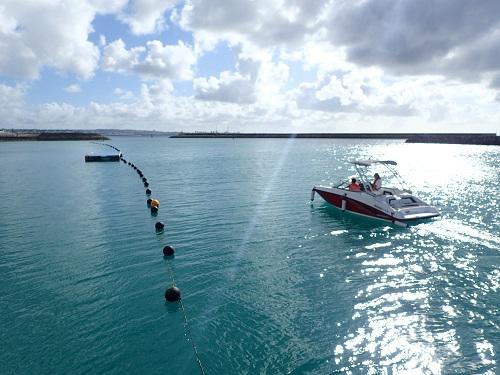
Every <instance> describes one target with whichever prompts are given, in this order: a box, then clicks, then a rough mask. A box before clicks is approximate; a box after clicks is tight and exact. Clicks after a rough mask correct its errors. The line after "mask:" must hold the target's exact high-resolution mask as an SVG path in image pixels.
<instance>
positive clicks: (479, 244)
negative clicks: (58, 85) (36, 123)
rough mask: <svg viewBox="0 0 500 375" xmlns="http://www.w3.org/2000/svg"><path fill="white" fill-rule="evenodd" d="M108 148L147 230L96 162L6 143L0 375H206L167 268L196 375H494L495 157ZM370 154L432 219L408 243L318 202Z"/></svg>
mask: <svg viewBox="0 0 500 375" xmlns="http://www.w3.org/2000/svg"><path fill="white" fill-rule="evenodd" d="M110 143H112V144H114V145H115V146H117V147H118V148H121V149H122V151H123V152H124V154H125V157H126V158H127V159H129V160H131V161H132V162H134V163H135V164H136V165H138V166H139V167H140V168H141V169H142V170H143V172H144V174H145V176H146V177H147V178H148V180H149V182H150V184H151V188H152V190H153V197H155V198H158V199H160V201H161V207H160V214H159V216H158V218H154V217H152V216H151V215H150V213H149V211H148V210H147V207H146V198H147V197H146V196H145V194H144V187H143V186H142V183H141V181H140V179H139V178H138V177H137V174H136V173H134V172H133V170H132V169H131V168H130V167H128V166H125V165H124V164H123V163H119V164H118V163H84V162H83V155H84V154H86V153H89V152H92V151H94V152H99V151H107V149H105V148H104V147H102V146H96V145H93V144H91V143H89V142H19V143H0V168H1V169H0V307H1V314H0V340H1V346H2V349H1V350H0V368H1V370H0V371H1V373H2V374H56V373H57V374H69V373H70V374H89V373H90V374H101V373H109V374H123V373H130V374H132V373H135V374H137V373H144V374H198V373H200V370H199V368H198V367H197V364H196V361H195V359H194V356H193V351H192V348H191V342H190V341H189V337H190V336H189V334H188V332H189V331H188V327H186V325H185V324H184V318H183V314H182V310H181V309H180V308H179V305H178V304H175V303H174V304H166V303H165V302H164V299H163V293H164V290H165V288H166V287H168V286H170V285H171V272H173V274H174V275H175V278H176V281H177V285H178V286H179V287H180V288H181V290H182V293H183V302H184V306H185V309H186V313H187V315H188V318H189V322H190V323H189V328H190V332H191V336H192V338H193V340H194V342H195V344H196V346H197V348H198V351H199V354H200V358H201V361H202V363H203V366H204V368H205V371H206V373H207V374H286V373H289V374H335V373H339V374H340V373H352V374H406V373H409V374H419V373H422V374H440V373H441V374H495V373H498V371H499V370H498V361H499V352H500V330H499V325H500V309H499V306H500V294H499V286H500V258H499V255H500V253H499V250H500V220H499V215H498V211H499V209H500V202H499V187H498V186H499V182H500V181H499V174H500V167H499V165H500V155H499V148H498V147H493V146H455V145H419V144H413V145H412V144H402V143H400V142H394V141H354V140H243V139H237V140H222V139H220V140H189V139H167V138H115V139H113V140H112V141H110ZM370 156H371V157H373V158H383V159H395V160H397V161H398V163H399V167H400V168H399V170H400V172H401V173H402V175H403V176H404V177H405V179H406V180H407V181H408V182H409V184H410V185H411V187H412V188H413V190H414V192H415V193H416V194H417V195H418V196H419V197H421V198H422V199H424V200H426V201H428V202H431V203H433V204H435V205H436V206H437V207H438V209H439V210H440V211H441V212H442V217H441V218H439V219H437V220H434V221H430V222H428V223H423V224H419V225H416V226H413V227H410V228H406V229H405V228H398V227H392V226H390V225H387V224H385V223H384V222H379V221H373V220H370V219H365V218H359V217H357V216H353V215H351V214H342V213H339V212H338V211H337V210H335V209H334V208H332V207H329V206H328V204H327V203H325V202H324V201H322V200H321V198H319V197H318V196H317V197H316V200H315V201H314V203H313V204H311V203H310V201H309V198H310V191H311V188H312V186H313V185H319V184H327V183H330V182H334V181H336V180H338V179H339V178H342V177H345V176H348V175H351V174H353V170H352V169H351V167H350V165H349V164H348V163H347V161H348V160H350V159H354V158H367V157H370ZM382 177H384V176H382ZM158 219H160V220H162V221H164V222H165V224H166V230H165V232H164V234H162V235H156V234H155V230H154V223H155V221H156V220H158ZM166 244H171V245H173V246H175V248H176V255H175V258H174V259H170V260H168V259H164V258H163V256H162V253H161V250H162V248H163V246H164V245H166Z"/></svg>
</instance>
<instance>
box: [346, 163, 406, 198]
mask: <svg viewBox="0 0 500 375" xmlns="http://www.w3.org/2000/svg"><path fill="white" fill-rule="evenodd" d="M350 163H352V164H354V167H355V168H356V171H357V172H358V175H359V177H360V180H361V182H363V184H366V185H367V186H370V178H369V177H367V175H366V171H367V170H366V168H367V167H370V166H373V165H383V166H384V167H385V168H386V169H387V170H388V171H389V172H390V173H391V174H392V175H393V176H394V177H395V178H396V179H397V181H398V183H399V184H400V185H401V188H402V189H403V190H406V191H408V192H410V191H411V190H410V189H408V184H407V183H406V182H405V181H404V180H403V178H402V177H401V175H400V174H399V173H398V171H397V170H396V169H395V168H394V166H396V165H398V163H396V162H395V161H393V160H371V159H369V160H352V161H350Z"/></svg>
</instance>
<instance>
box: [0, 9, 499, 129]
mask: <svg viewBox="0 0 500 375" xmlns="http://www.w3.org/2000/svg"><path fill="white" fill-rule="evenodd" d="M498 4H499V3H498V2H496V1H485V2H482V3H481V5H479V6H478V5H474V4H472V3H471V2H468V1H462V0H460V1H455V0H453V1H452V0H440V1H437V0H426V2H425V9H424V8H422V7H423V5H422V4H420V5H418V4H417V3H415V2H409V1H403V0H401V1H375V0H367V1H358V0H352V1H344V0H331V1H330V0H324V1H323V0H312V1H306V0H266V1H264V0H254V1H250V0H240V1H228V0H189V1H176V0H107V1H105V0H58V1H56V0H47V1H44V2H40V1H23V2H15V1H10V0H7V1H4V2H3V4H2V5H0V115H1V120H0V127H19V128H22V127H27V128H32V127H39V128H103V127H111V128H138V129H152V128H155V129H158V130H165V131H179V130H214V129H215V128H216V127H218V128H223V129H225V128H228V127H229V128H231V129H232V130H234V131H273V132H281V131H283V132H290V131H303V132H315V131H318V132H342V131H349V132H350V131H360V132H366V131H373V132H375V131H396V132H397V131H400V132H411V131H425V132H429V131H430V132H432V131H434V132H453V131H454V132H471V131H474V132H480V131H487V132H499V131H500V125H498V124H500V118H499V117H500V116H499V111H498V109H499V105H500V64H499V63H498V61H500V55H499V52H498V48H497V47H496V46H498V45H500V31H499V30H500V5H498ZM472 8H474V9H472Z"/></svg>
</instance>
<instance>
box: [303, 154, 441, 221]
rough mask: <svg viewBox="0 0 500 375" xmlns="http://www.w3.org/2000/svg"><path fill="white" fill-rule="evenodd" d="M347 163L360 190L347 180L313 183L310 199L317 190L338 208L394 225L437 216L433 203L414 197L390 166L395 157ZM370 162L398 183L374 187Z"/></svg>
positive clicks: (392, 165)
mask: <svg viewBox="0 0 500 375" xmlns="http://www.w3.org/2000/svg"><path fill="white" fill-rule="evenodd" d="M351 163H352V164H354V167H355V168H356V171H357V173H358V177H359V187H360V191H352V190H350V189H349V181H341V182H340V183H338V184H337V185H336V186H331V187H329V186H315V187H313V189H312V192H311V200H314V194H315V193H318V194H319V195H320V196H321V197H322V198H323V199H324V200H325V201H327V202H328V203H330V204H332V205H334V206H335V207H337V208H339V209H341V210H342V211H348V212H352V213H355V214H359V215H363V216H368V217H372V218H375V219H382V220H387V221H391V222H393V223H395V224H398V225H407V224H408V223H411V222H415V221H417V220H422V219H429V218H432V217H436V216H439V212H438V210H437V209H436V208H435V207H433V206H431V205H429V204H427V203H425V202H424V201H422V200H421V199H419V198H417V197H416V196H414V195H413V194H412V192H411V191H410V190H409V189H407V188H406V187H405V186H406V184H405V183H404V181H403V180H402V178H401V176H400V175H399V173H398V172H397V171H396V170H395V169H394V166H395V165H396V164H397V163H396V162H395V161H391V160H357V161H352V162H351ZM372 166H383V167H385V169H386V171H387V172H388V175H389V179H391V180H392V181H393V182H396V183H397V185H400V186H397V187H386V186H382V187H381V188H380V189H379V190H378V191H375V190H374V189H373V188H372V186H371V184H370V181H369V177H368V176H369V174H368V172H369V168H370V167H372ZM384 179H385V177H384Z"/></svg>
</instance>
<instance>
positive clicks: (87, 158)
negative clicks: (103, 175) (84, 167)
mask: <svg viewBox="0 0 500 375" xmlns="http://www.w3.org/2000/svg"><path fill="white" fill-rule="evenodd" d="M120 157H121V155H85V162H86V163H88V162H93V161H120Z"/></svg>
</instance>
